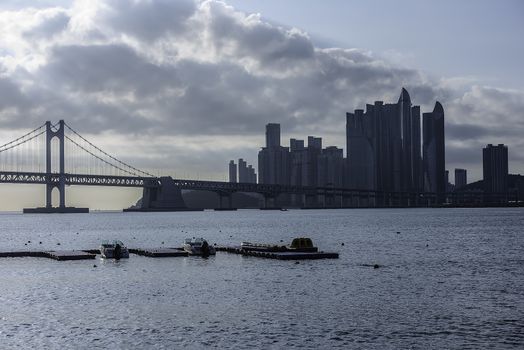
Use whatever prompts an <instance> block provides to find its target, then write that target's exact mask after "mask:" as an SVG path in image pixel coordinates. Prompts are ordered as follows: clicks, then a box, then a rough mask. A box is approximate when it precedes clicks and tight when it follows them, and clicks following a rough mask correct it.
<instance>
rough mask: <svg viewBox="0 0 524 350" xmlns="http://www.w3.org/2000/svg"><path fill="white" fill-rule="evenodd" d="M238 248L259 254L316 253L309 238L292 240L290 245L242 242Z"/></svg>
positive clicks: (315, 248) (316, 249)
mask: <svg viewBox="0 0 524 350" xmlns="http://www.w3.org/2000/svg"><path fill="white" fill-rule="evenodd" d="M240 248H241V249H243V250H250V251H259V252H317V251H318V248H317V247H315V246H314V245H313V241H312V240H311V238H305V237H299V238H293V240H292V241H291V244H290V245H278V244H264V243H251V242H242V243H241V244H240Z"/></svg>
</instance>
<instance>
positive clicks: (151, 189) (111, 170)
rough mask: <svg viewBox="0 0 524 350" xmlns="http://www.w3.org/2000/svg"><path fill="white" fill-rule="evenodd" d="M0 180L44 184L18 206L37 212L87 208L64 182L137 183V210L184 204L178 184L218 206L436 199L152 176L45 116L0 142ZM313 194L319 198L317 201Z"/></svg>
mask: <svg viewBox="0 0 524 350" xmlns="http://www.w3.org/2000/svg"><path fill="white" fill-rule="evenodd" d="M0 183H8V184H40V185H45V186H46V195H45V206H43V207H38V208H28V209H24V212H43V213H55V212H58V213H67V212H87V211H88V209H87V208H73V207H68V206H67V205H66V187H67V186H111V187H135V188H142V189H143V196H142V200H141V201H140V205H139V207H138V208H136V209H135V210H140V211H162V210H166V211H169V210H185V209H187V208H186V206H185V203H184V200H183V198H182V192H181V190H200V191H212V192H215V193H216V194H217V195H218V196H219V199H220V200H219V203H220V208H222V209H232V195H233V193H236V192H245V193H258V194H260V195H262V196H263V198H264V205H263V207H265V208H274V207H276V199H277V197H278V196H279V195H281V194H289V195H295V196H298V197H300V198H301V200H302V201H303V206H304V207H319V206H320V207H391V206H431V205H434V204H435V201H436V195H435V193H419V192H417V193H415V192H413V193H412V192H409V193H408V192H382V191H372V190H361V189H347V188H333V187H305V186H286V185H270V184H253V183H230V182H220V181H202V180H189V179H173V178H171V177H169V176H154V175H153V174H151V173H149V172H147V171H145V170H141V169H139V168H137V167H134V166H132V165H130V164H128V163H127V162H125V161H122V160H120V159H119V158H117V157H115V156H114V155H112V154H110V153H108V152H106V151H104V150H102V149H101V148H99V147H98V146H96V145H95V144H93V143H92V142H90V141H89V140H88V139H86V138H85V137H84V136H82V135H81V134H80V133H79V132H77V131H76V130H75V129H73V128H72V127H71V126H70V125H68V124H67V123H66V122H65V121H63V120H60V121H59V122H57V123H55V124H53V123H51V122H50V121H47V122H45V123H44V124H42V125H40V126H39V127H37V128H35V129H34V130H32V131H30V132H28V133H26V134H24V135H22V136H20V137H18V138H16V139H14V140H12V141H10V142H7V143H5V144H3V145H1V146H0ZM54 190H57V191H58V194H59V203H58V206H53V200H52V194H53V191H54ZM319 198H322V202H321V203H319ZM319 204H320V205H319Z"/></svg>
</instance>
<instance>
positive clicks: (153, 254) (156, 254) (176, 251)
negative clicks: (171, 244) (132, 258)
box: [129, 248, 189, 258]
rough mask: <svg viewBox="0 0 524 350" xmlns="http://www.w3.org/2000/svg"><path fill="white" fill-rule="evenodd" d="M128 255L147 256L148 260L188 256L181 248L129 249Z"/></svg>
mask: <svg viewBox="0 0 524 350" xmlns="http://www.w3.org/2000/svg"><path fill="white" fill-rule="evenodd" d="M129 253H131V254H136V255H141V256H148V257H150V258H166V257H178V256H188V255H189V254H188V253H187V252H186V251H184V250H183V249H182V248H137V249H133V248H131V249H129Z"/></svg>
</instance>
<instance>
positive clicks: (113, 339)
mask: <svg viewBox="0 0 524 350" xmlns="http://www.w3.org/2000/svg"><path fill="white" fill-rule="evenodd" d="M193 236H202V237H205V238H207V239H208V240H209V241H210V242H211V243H217V244H220V245H222V244H239V242H240V241H243V240H247V241H255V242H280V240H281V239H282V240H283V241H284V242H289V241H290V240H291V239H292V238H293V237H296V236H309V237H311V238H313V240H314V242H315V243H316V244H317V245H318V246H319V247H320V249H322V250H326V251H338V252H340V259H338V260H319V261H302V262H300V263H299V264H296V263H295V262H294V261H275V260H266V259H260V258H253V257H241V256H237V255H230V254H227V253H221V252H219V253H217V255H216V257H211V258H209V259H202V258H198V257H186V258H163V259H152V258H145V257H139V256H135V255H131V258H130V259H128V260H121V261H119V262H114V261H102V260H100V259H97V260H95V261H92V260H88V261H73V262H57V261H53V260H49V259H44V258H1V259H0V347H1V348H2V349H9V348H35V349H51V348H74V349H88V348H97V347H98V348H116V349H133V348H134V349H147V348H150V349H175V348H196V349H199V348H208V347H211V348H235V349H243V348H246V349H247V348H263V349H287V348H297V349H298V348H300V349H304V348H310V349H334V348H340V349H522V348H524V210H523V209H513V208H511V209H410V210H406V209H399V210H381V209H374V210H365V209H362V210H289V211H287V212H280V211H278V212H270V211H259V210H241V211H238V212H211V211H206V212H190V213H92V214H83V215H74V214H71V215H23V214H0V250H2V251H3V250H21V249H88V248H97V247H98V245H99V244H100V241H101V240H103V239H120V240H122V241H124V243H126V244H127V245H128V246H129V247H160V246H180V245H181V243H182V241H183V239H184V238H186V237H193ZM28 241H30V243H28ZM40 242H42V243H41V244H40ZM58 243H60V246H58V245H57V244H58ZM342 243H343V244H344V245H342ZM25 244H27V246H26V245H25ZM374 264H380V265H381V266H382V267H381V268H378V269H374V268H373V267H372V266H373V265H374ZM94 265H96V267H94Z"/></svg>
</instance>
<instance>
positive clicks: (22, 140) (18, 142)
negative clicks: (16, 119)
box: [0, 124, 45, 152]
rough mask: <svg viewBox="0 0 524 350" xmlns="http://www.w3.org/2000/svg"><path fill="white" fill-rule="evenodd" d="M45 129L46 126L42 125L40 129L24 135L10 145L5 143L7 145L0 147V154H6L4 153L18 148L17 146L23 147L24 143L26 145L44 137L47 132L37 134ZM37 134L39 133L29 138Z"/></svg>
mask: <svg viewBox="0 0 524 350" xmlns="http://www.w3.org/2000/svg"><path fill="white" fill-rule="evenodd" d="M44 127H45V124H42V125H40V126H39V127H38V128H36V129H34V130H32V131H30V132H28V133H27V134H25V135H22V136H20V137H19V138H16V139H14V140H13V141H10V142H8V143H5V144H3V145H1V146H0V152H4V151H7V150H9V149H12V148H15V147H17V146H19V145H21V144H23V143H26V142H28V141H30V140H32V139H34V138H36V137H38V136H40V135H42V134H43V133H44V132H45V130H43V131H41V132H40V133H37V132H38V131H39V130H40V129H43V128H44ZM35 133H37V134H36V135H33V136H31V137H29V136H30V135H32V134H35Z"/></svg>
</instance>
